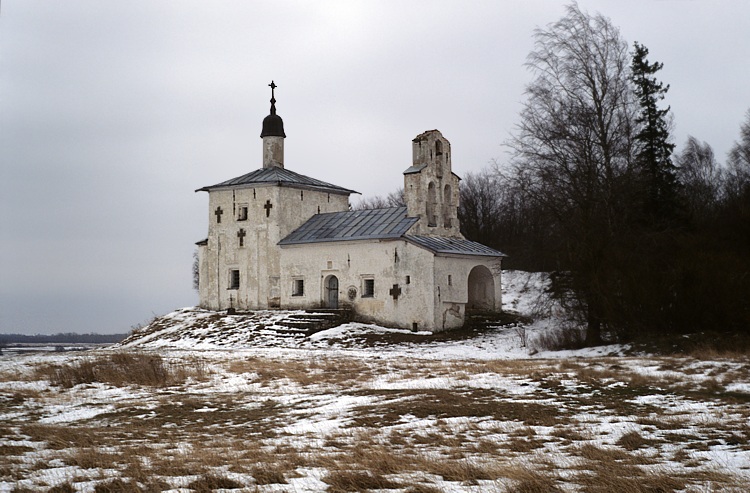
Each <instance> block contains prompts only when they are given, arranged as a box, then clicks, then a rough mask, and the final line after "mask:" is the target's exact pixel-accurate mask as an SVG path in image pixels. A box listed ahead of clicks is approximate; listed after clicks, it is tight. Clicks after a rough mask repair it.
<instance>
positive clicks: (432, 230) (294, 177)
mask: <svg viewBox="0 0 750 493" xmlns="http://www.w3.org/2000/svg"><path fill="white" fill-rule="evenodd" d="M270 86H271V111H270V114H269V115H268V116H266V118H265V119H264V120H263V128H262V132H261V134H260V137H261V139H262V141H263V161H262V163H263V166H262V167H261V168H259V169H256V170H255V171H251V172H250V173H247V174H245V175H242V176H239V177H236V178H232V179H230V180H226V181H223V182H221V183H217V184H216V185H210V186H205V187H202V188H200V189H198V190H196V192H207V193H208V209H209V214H208V219H209V221H208V237H207V238H206V239H205V240H203V241H200V242H198V243H197V245H198V267H199V294H200V306H201V307H202V308H205V309H208V310H216V311H219V310H237V311H246V310H261V309H279V308H280V309H319V308H334V309H335V308H349V309H351V310H352V312H353V314H354V318H355V319H356V320H358V321H363V322H371V323H377V324H379V325H383V326H387V327H397V328H404V329H411V330H429V331H442V330H448V329H453V328H457V327H461V326H463V324H464V320H465V317H466V313H467V310H485V311H500V310H501V307H502V303H501V289H500V276H501V266H500V264H501V260H502V258H503V256H504V255H503V254H502V253H500V252H498V251H497V250H494V249H492V248H489V247H487V246H484V245H482V244H480V243H476V242H473V241H469V240H467V239H465V238H464V237H463V236H462V235H461V232H460V228H459V220H458V215H457V212H458V200H459V190H458V182H459V177H458V176H457V175H456V174H454V173H453V172H452V170H451V146H450V142H448V140H447V139H445V137H443V135H442V134H441V133H440V132H439V131H438V130H429V131H427V132H424V133H422V134H420V135H418V136H417V137H416V138H415V139H413V140H412V164H411V166H409V167H408V168H407V169H406V170H405V171H404V202H405V204H406V205H405V206H404V207H389V208H384V209H370V210H351V207H350V204H349V196H350V195H351V194H353V193H358V192H355V191H354V190H350V189H347V188H344V187H341V186H338V185H333V184H331V183H326V182H324V181H321V180H317V179H315V178H310V177H308V176H305V175H302V174H299V173H296V172H294V171H292V170H290V169H287V168H286V167H285V163H284V139H285V138H286V134H285V133H284V122H283V121H282V119H281V117H280V116H279V115H277V114H276V99H275V94H274V89H275V88H276V85H275V84H274V83H273V82H272V83H271V85H270Z"/></svg>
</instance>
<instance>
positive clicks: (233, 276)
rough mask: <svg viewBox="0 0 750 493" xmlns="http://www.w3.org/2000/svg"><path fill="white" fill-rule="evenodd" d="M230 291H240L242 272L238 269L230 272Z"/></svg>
mask: <svg viewBox="0 0 750 493" xmlns="http://www.w3.org/2000/svg"><path fill="white" fill-rule="evenodd" d="M229 289H240V271H239V270H238V269H232V270H230V271H229Z"/></svg>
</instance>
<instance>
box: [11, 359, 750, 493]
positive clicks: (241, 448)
mask: <svg viewBox="0 0 750 493" xmlns="http://www.w3.org/2000/svg"><path fill="white" fill-rule="evenodd" d="M439 348H442V349H441V350H445V348H444V347H443V346H439ZM748 382H750V361H749V360H748V359H746V358H744V359H743V358H739V359H738V358H735V359H710V360H703V359H692V358H651V357H637V358H634V357H591V358H572V357H571V358H567V359H508V360H493V359H486V360H473V359H470V357H468V356H461V357H453V359H451V357H450V356H446V357H444V358H440V357H436V353H435V352H434V351H433V352H431V353H430V358H429V359H426V358H420V357H418V356H415V353H414V352H413V351H411V352H405V351H399V350H398V348H392V349H391V350H389V351H382V350H377V349H369V350H364V349H363V350H346V349H341V348H336V347H334V348H332V349H328V350H326V349H313V350H307V349H305V350H299V349H298V350H289V349H287V350H284V349H266V350H236V351H205V352H199V351H174V350H173V351H166V350H165V351H161V352H159V353H156V352H146V353H138V352H106V351H94V352H90V353H52V354H49V353H48V354H41V355H28V356H18V357H13V358H2V359H0V491H16V492H19V493H20V492H24V491H43V492H46V491H53V492H67V491H96V492H99V491H102V492H104V491H161V490H165V489H176V488H188V489H191V490H194V491H210V490H213V489H217V488H219V489H236V488H244V491H258V492H282V491H288V492H318V491H330V492H345V491H391V492H409V493H434V492H459V491H460V492H463V491H465V492H532V493H533V492H555V491H560V492H563V491H571V492H572V491H582V492H602V493H604V492H670V491H685V492H696V493H697V492H708V491H736V492H746V491H750V384H748Z"/></svg>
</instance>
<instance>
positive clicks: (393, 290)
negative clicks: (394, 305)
mask: <svg viewBox="0 0 750 493" xmlns="http://www.w3.org/2000/svg"><path fill="white" fill-rule="evenodd" d="M388 294H390V295H391V296H393V299H394V300H397V299H398V296H399V295H400V294H401V288H400V287H398V284H394V285H393V287H392V288H391V290H390V291H388Z"/></svg>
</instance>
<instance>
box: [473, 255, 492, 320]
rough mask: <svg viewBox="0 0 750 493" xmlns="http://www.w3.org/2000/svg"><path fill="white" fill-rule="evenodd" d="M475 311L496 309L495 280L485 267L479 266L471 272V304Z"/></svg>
mask: <svg viewBox="0 0 750 493" xmlns="http://www.w3.org/2000/svg"><path fill="white" fill-rule="evenodd" d="M468 307H469V308H470V309H473V310H494V309H495V280H494V278H493V277H492V272H490V270H489V269H488V268H487V267H485V266H484V265H477V266H476V267H474V268H473V269H471V272H469V304H468Z"/></svg>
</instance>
